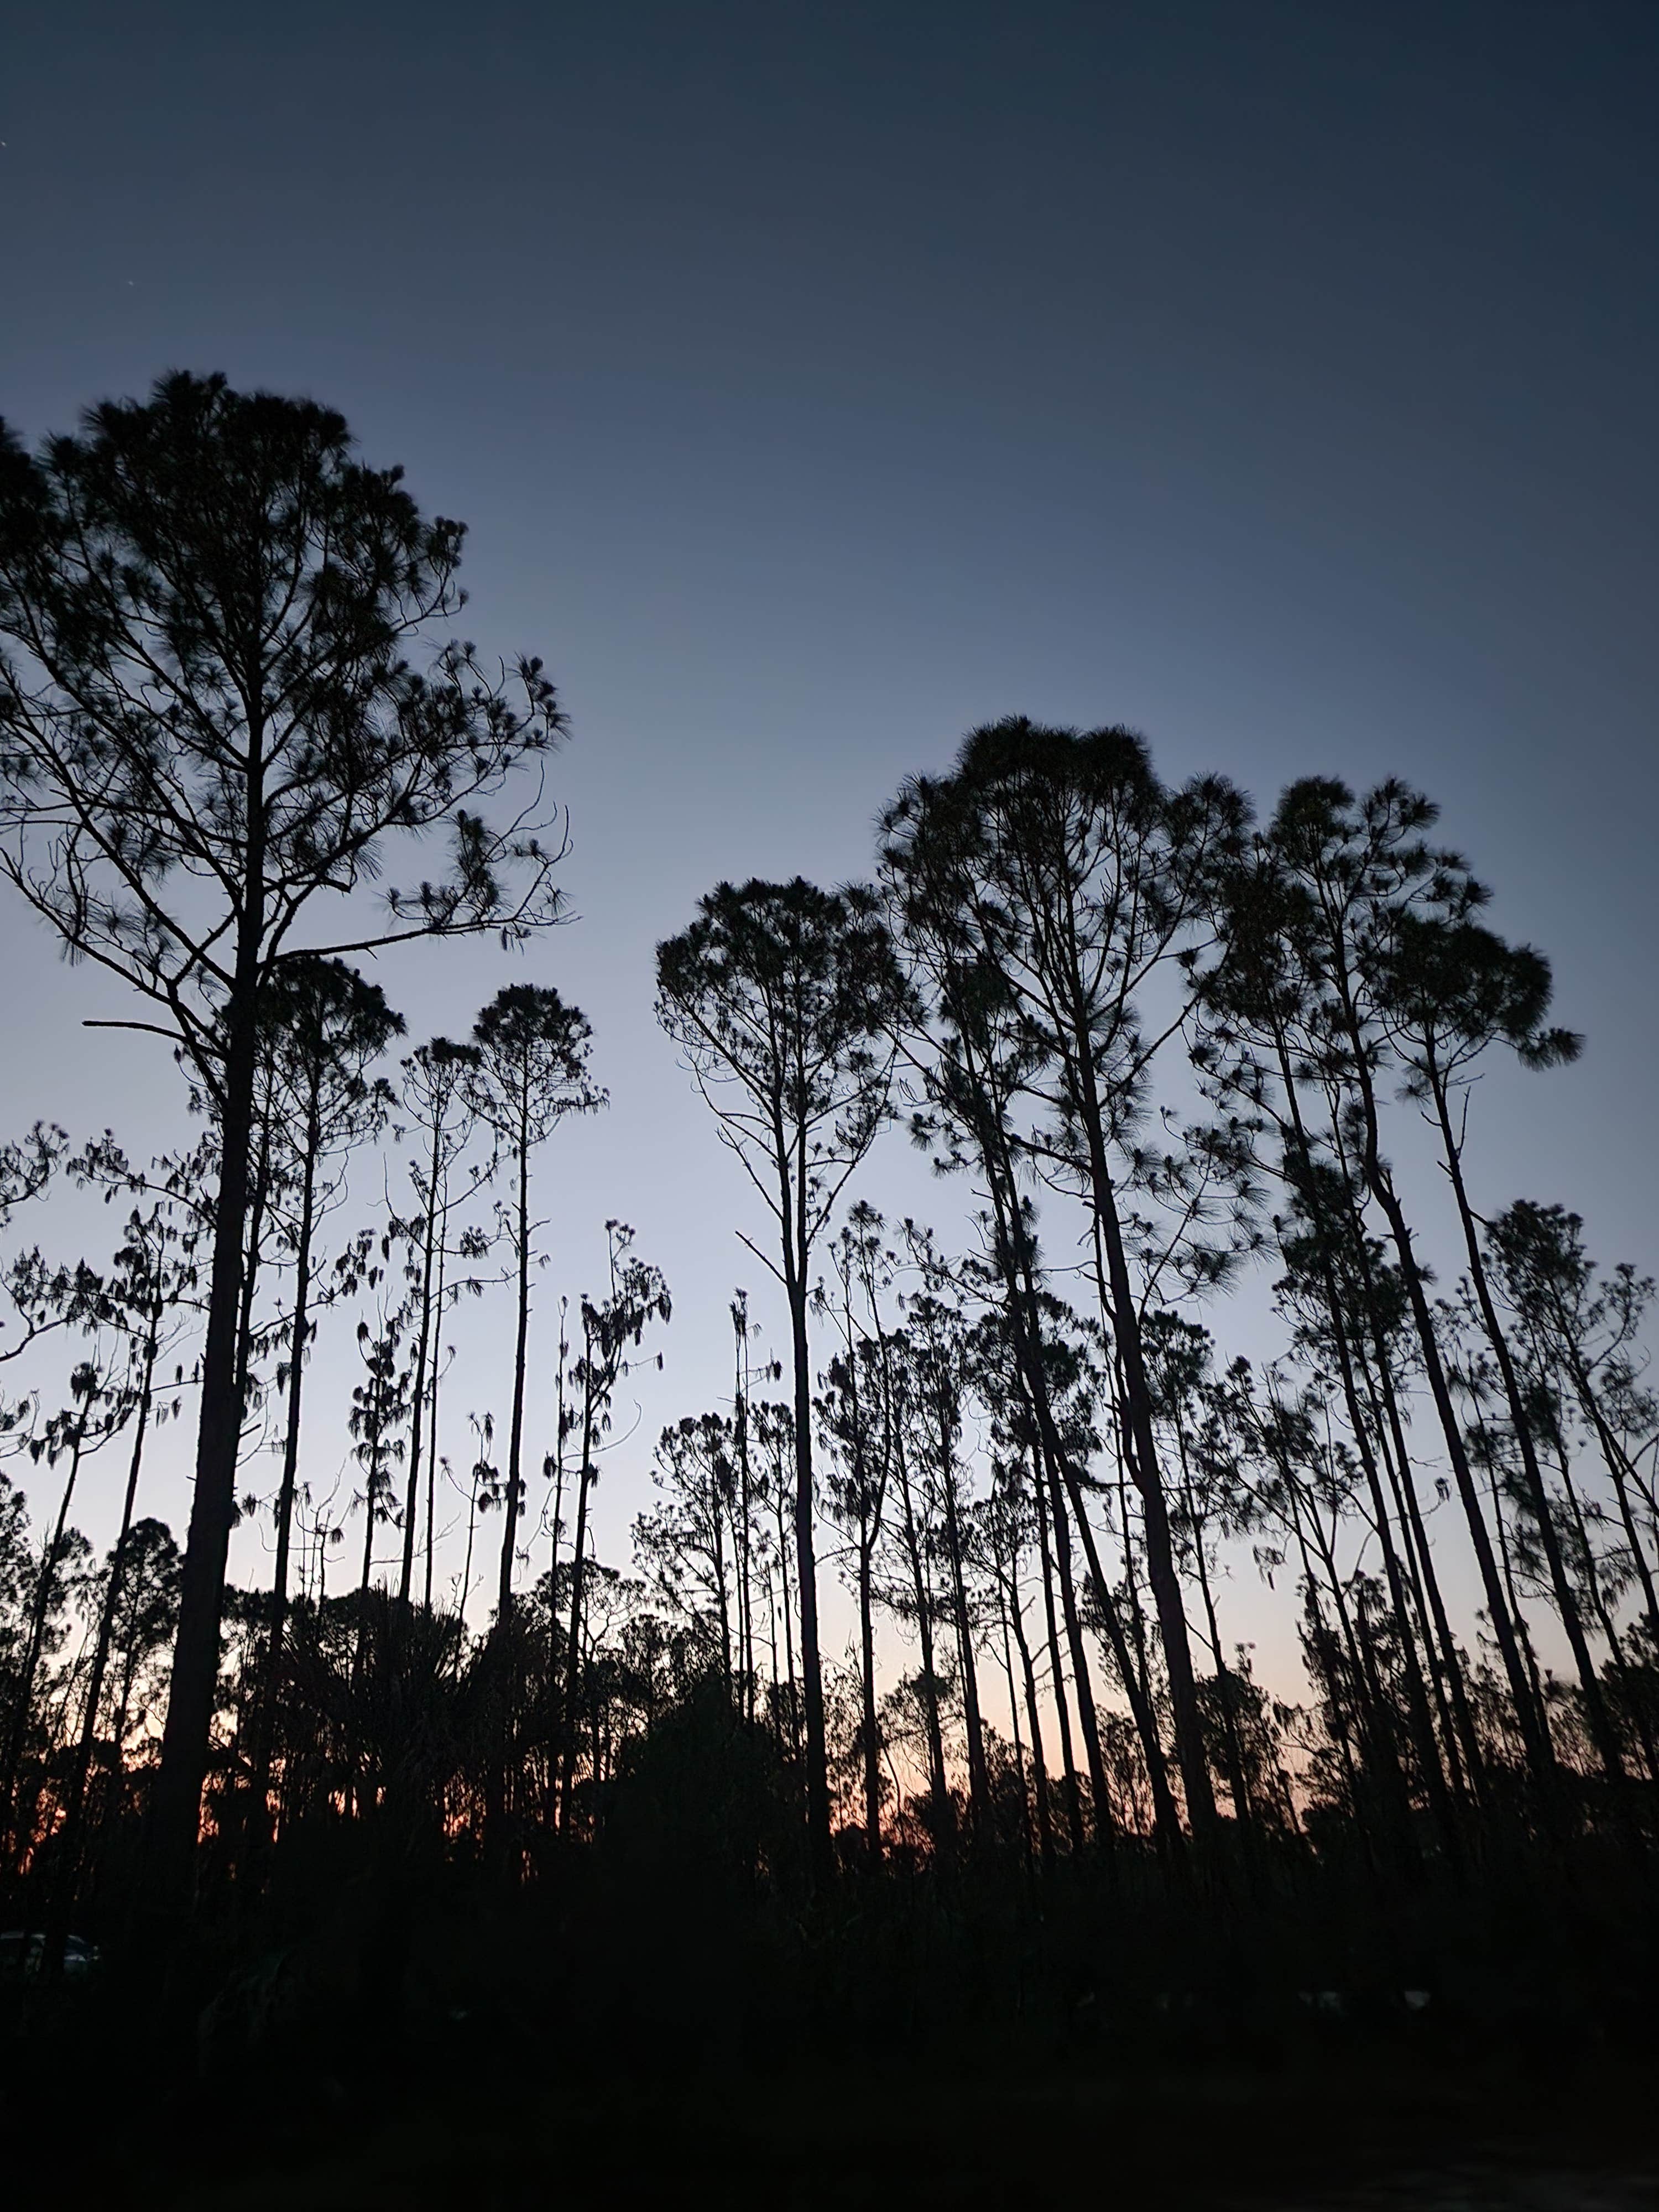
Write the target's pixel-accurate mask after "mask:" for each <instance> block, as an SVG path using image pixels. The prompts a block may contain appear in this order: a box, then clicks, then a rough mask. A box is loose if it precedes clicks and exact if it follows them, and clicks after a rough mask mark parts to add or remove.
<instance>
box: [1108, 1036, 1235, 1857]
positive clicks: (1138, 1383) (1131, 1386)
mask: <svg viewBox="0 0 1659 2212" xmlns="http://www.w3.org/2000/svg"><path fill="white" fill-rule="evenodd" d="M1075 1046H1076V1054H1075V1057H1076V1060H1077V1065H1076V1069H1075V1073H1074V1082H1075V1087H1076V1093H1077V1098H1078V1104H1079V1113H1080V1117H1081V1120H1082V1123H1083V1127H1084V1133H1085V1139H1086V1141H1087V1146H1088V1155H1089V1170H1090V1176H1091V1182H1092V1185H1093V1199H1094V1212H1095V1218H1096V1221H1097V1225H1098V1230H1099V1235H1100V1238H1101V1243H1102V1245H1103V1250H1104V1255H1105V1260H1106V1275H1107V1285H1108V1291H1109V1309H1108V1314H1107V1318H1108V1320H1109V1323H1110V1325H1111V1329H1112V1335H1113V1340H1114V1341H1115V1345H1116V1348H1117V1352H1118V1358H1119V1363H1120V1368H1121V1376H1122V1383H1123V1393H1124V1404H1125V1413H1126V1416H1127V1418H1126V1420H1125V1424H1124V1426H1125V1439H1124V1440H1125V1443H1126V1445H1127V1446H1129V1447H1130V1448H1131V1449H1130V1454H1129V1457H1130V1466H1129V1474H1130V1478H1131V1480H1133V1483H1134V1486H1135V1488H1136V1490H1137V1491H1138V1492H1139V1494H1140V1510H1141V1530H1142V1537H1143V1541H1144V1542H1145V1544H1146V1577H1147V1580H1148V1581H1149V1582H1150V1583H1151V1584H1152V1604H1153V1607H1154V1608H1155V1610H1156V1612H1157V1614H1158V1640H1159V1642H1160V1644H1162V1646H1163V1649H1164V1673H1165V1674H1166V1676H1167V1678H1168V1680H1169V1685H1170V1709H1171V1711H1172V1712H1173V1715H1174V1718H1175V1733H1176V1760H1177V1762H1178V1763H1179V1765H1180V1768H1181V1779H1182V1788H1183V1790H1185V1792H1186V1797H1187V1817H1188V1820H1189V1821H1190V1822H1191V1823H1192V1826H1193V1832H1194V1835H1202V1834H1204V1833H1205V1832H1207V1831H1208V1830H1209V1829H1210V1828H1212V1826H1214V1823H1215V1793H1214V1791H1213V1790H1212V1788H1211V1784H1210V1769H1209V1763H1208V1760H1207V1759H1206V1756H1205V1751H1204V1726H1203V1717H1202V1715H1201V1713H1200V1709H1199V1703H1198V1686H1197V1682H1196V1680H1195V1677H1194V1673H1193V1658H1192V1645H1191V1643H1190V1641H1189V1639H1188V1629H1187V1613H1186V1608H1185V1607H1184V1605H1183V1604H1182V1595H1181V1578H1180V1576H1179V1573H1178V1572H1177V1570H1176V1557H1175V1545H1174V1541H1173V1539H1172V1537H1171V1534H1170V1515H1169V1508H1168V1505H1167V1503H1166V1501H1165V1498H1164V1486H1163V1482H1162V1479H1161V1476H1160V1474H1159V1471H1158V1444H1157V1439H1156V1437H1155V1435H1154V1432H1153V1422H1152V1391H1151V1389H1150V1387H1149V1386H1148V1383H1147V1380H1146V1354H1145V1352H1144V1349H1143V1346H1142V1344H1141V1338H1140V1310H1139V1304H1137V1302H1136V1299H1135V1295H1134V1289H1133V1284H1132V1283H1131V1282H1130V1279H1129V1267H1128V1261H1127V1255H1126V1254H1125V1251H1124V1246H1123V1231H1122V1225H1121V1223H1120V1221H1119V1219H1118V1212H1117V1199H1116V1194H1115V1190H1114V1188H1113V1184H1112V1177H1111V1171H1110V1168H1109V1163H1108V1159H1107V1153H1106V1134H1105V1127H1104V1122H1103V1116H1102V1113H1101V1105H1100V1099H1099V1095H1098V1091H1097V1086H1096V1082H1095V1077H1094V1062H1093V1056H1092V1054H1091V1049H1090V1042H1089V1037H1088V1035H1087V1032H1086V1030H1084V1029H1083V1028H1081V1027H1079V1031H1078V1034H1077V1037H1076V1040H1075Z"/></svg>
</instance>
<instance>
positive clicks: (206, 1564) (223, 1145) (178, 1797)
mask: <svg viewBox="0 0 1659 2212" xmlns="http://www.w3.org/2000/svg"><path fill="white" fill-rule="evenodd" d="M256 741H257V740H256ZM249 817H250V832H249V854H248V859H249V866H248V872H247V882H248V884H249V885H250V886H257V885H258V884H259V883H260V882H261V880H262V873H263V869H264V848H263V842H262V839H261V837H260V835H259V800H258V794H257V793H255V794H253V803H252V804H251V805H250V809H249ZM263 934H264V917H263V913H262V911H261V908H260V904H259V900H258V896H257V895H256V896H252V897H250V898H249V899H248V900H247V901H246V902H245V904H244V907H243V913H242V927H241V930H240V936H239V940H238V945H237V959H236V972H235V980H234V987H233V989H232V992H231V994H230V1002H229V1005H228V1007H227V1009H226V1016H225V1034H226V1057H225V1062H224V1073H223V1084H222V1091H221V1095H220V1097H219V1101H218V1104H219V1188H218V1192H217V1194H216V1198H215V1201H214V1210H213V1218H214V1238H213V1267H212V1273H211V1274H210V1279H209V1289H208V1314H207V1336H206V1340H205V1342H204V1346H203V1351H202V1400H201V1413H200V1420H199V1425H198V1427H197V1438H196V1487H195V1492H194V1496H193V1498H192V1500H191V1514H190V1528H189V1533H188V1534H187V1536H186V1538H185V1559H184V1568H183V1572H182V1576H181V1578H180V1583H179V1626H178V1629H177V1631H176V1632H175V1635H174V1638H173V1669H172V1676H171V1688H170V1692H169V1694H168V1698H167V1722H166V1725H165V1727H164V1729H163V1731H162V1736H161V1765H160V1768H159V1770H158V1771H157V1774H156V1778H155V1790H154V1792H153V1793H152V1796H151V1799H150V1807H149V1837H148V1851H147V1863H146V1869H145V1890H146V1893H147V1896H148V1899H149V1904H150V1905H151V1906H152V1908H153V1909H155V1911H159V1912H160V1913H161V1914H163V1915H172V1914H175V1913H178V1912H180V1911H184V1910H185V1909H186V1908H187V1907H188V1905H189V1904H190V1902H191V1891H192V1888H193V1885H194V1874H195V1863H196V1844H197V1832H198V1828H199V1823H200V1818H201V1803H202V1786H203V1784H204V1781H205V1780H206V1778H207V1768H208V1756H209V1747H210V1738H211V1734H212V1728H213V1713H214V1707H215V1705H216V1699H217V1693H218V1683H219V1625H220V1618H221V1614H222V1610H223V1605H224V1589H225V1562H226V1559H227V1557H228V1553H229V1548H230V1529H231V1522H232V1520H233V1518H234V1513H235V1508H236V1468H237V1462H238V1459H239V1456H240V1449H241V1441H242V1402H241V1397H240V1391H239V1389H238V1387H237V1383H238V1377H237V1352H238V1348H239V1347H238V1322H239V1320H240V1311H241V1292H242V1266H243V1249H242V1238H243V1233H244V1231H245V1229H246V1221H247V1210H248V1174H249V1165H250V1154H251V1152H252V1138H253V1090H254V1066H255V1030H256V1020H257V998H258V957H259V948H260V943H261V939H262V937H263Z"/></svg>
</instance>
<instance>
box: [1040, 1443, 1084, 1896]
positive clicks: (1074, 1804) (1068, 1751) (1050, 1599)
mask: <svg viewBox="0 0 1659 2212" xmlns="http://www.w3.org/2000/svg"><path fill="white" fill-rule="evenodd" d="M1035 1497H1036V1527H1037V1550H1038V1553H1039V1554H1040V1556H1041V1558H1042V1610H1043V1618H1044V1620H1045V1622H1046V1624H1047V1626H1048V1672H1049V1674H1050V1675H1051V1676H1052V1677H1053V1680H1054V1711H1055V1714H1056V1716H1057V1717H1058V1718H1059V1722H1060V1759H1061V1762H1062V1764H1063V1765H1064V1768H1065V1797H1066V1828H1067V1831H1068V1832H1069V1835H1070V1838H1071V1844H1072V1856H1073V1858H1076V1857H1079V1856H1080V1855H1081V1853H1082V1850H1083V1813H1082V1808H1081V1806H1080V1804H1079V1791H1078V1784H1077V1757H1076V1753H1074V1752H1073V1747H1072V1722H1071V1716H1070V1714H1069V1712H1068V1711H1067V1710H1066V1669H1065V1667H1064V1666H1063V1664H1062V1663H1061V1661H1060V1624H1059V1620H1058V1617H1057V1615H1056V1613H1055V1611H1054V1567H1053V1564H1052V1560H1051V1557H1050V1553H1049V1549H1048V1492H1047V1486H1046V1483H1045V1481H1044V1479H1043V1474H1042V1466H1041V1464H1039V1466H1038V1468H1037V1475H1036V1491H1035Z"/></svg>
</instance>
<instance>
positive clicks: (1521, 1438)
mask: <svg viewBox="0 0 1659 2212" xmlns="http://www.w3.org/2000/svg"><path fill="white" fill-rule="evenodd" d="M1430 1087H1431V1092H1432V1095H1433V1098H1434V1106H1435V1116H1436V1120H1437V1123H1438V1125H1439V1130H1440V1139H1441V1148H1442V1152H1443V1164H1444V1167H1445V1170H1446V1174H1447V1176H1448V1177H1449V1180H1450V1182H1451V1187H1452V1195H1453V1197H1454V1198H1455V1200H1456V1203H1457V1218H1458V1222H1459V1224H1460V1225H1461V1227H1462V1231H1463V1245H1464V1250H1465V1252H1466V1253H1467V1255H1468V1264H1469V1280H1470V1282H1471V1283H1472V1284H1473V1285H1474V1295H1475V1300H1476V1303H1477V1304H1478V1305H1479V1307H1480V1319H1481V1321H1482V1322H1483V1324H1484V1325H1485V1328H1486V1336H1487V1339H1488V1341H1489V1342H1490V1343H1491V1345H1492V1352H1493V1355H1494V1356H1495V1358H1496V1359H1497V1361H1498V1374H1499V1376H1501V1377H1502V1379H1503V1384H1504V1402H1505V1404H1506V1405H1507V1406H1508V1408H1509V1415H1510V1428H1511V1430H1512V1431H1513V1432H1514V1436H1515V1441H1516V1446H1517V1448H1518V1449H1519V1451H1520V1455H1521V1472H1522V1476H1523V1478H1524V1480H1525V1482H1526V1486H1527V1499H1528V1504H1529V1505H1530V1507H1531V1509H1532V1516H1533V1519H1534V1522H1536V1524H1537V1528H1538V1535H1539V1541H1541V1544H1542V1545H1543V1547H1544V1559H1545V1563H1546V1565H1547V1567H1548V1569H1549V1577H1550V1588H1551V1589H1552V1591H1553V1593H1554V1596H1555V1609H1556V1611H1557V1613H1559V1615H1560V1616H1561V1626H1562V1627H1563V1628H1564V1629H1565V1632H1566V1638H1567V1644H1568V1648H1569V1649H1570V1650H1571V1653H1572V1659H1573V1665H1574V1666H1575V1667H1576V1668H1577V1673H1578V1686H1579V1690H1580V1692H1581V1693H1582V1695H1583V1700H1584V1711H1585V1715H1586V1717H1587V1718H1588V1720H1589V1732H1590V1739H1591V1741H1592V1742H1593V1743H1594V1744H1595V1750H1596V1756H1597V1757H1598V1758H1599V1759H1600V1760H1601V1768H1602V1771H1603V1772H1604V1773H1605V1774H1606V1776H1607V1780H1608V1781H1609V1782H1610V1783H1611V1784H1613V1787H1614V1789H1615V1790H1617V1789H1618V1788H1619V1786H1620V1784H1622V1783H1623V1782H1624V1780H1625V1778H1626V1777H1625V1762H1624V1759H1623V1755H1622V1754H1621V1753H1620V1748H1619V1735H1618V1731H1617V1730H1616V1729H1614V1727H1613V1719H1612V1716H1611V1715H1610V1714H1609V1712H1608V1711H1607V1700H1606V1699H1605V1698H1604V1697H1603V1696H1602V1694H1601V1676H1600V1675H1599V1674H1597V1673H1596V1671H1595V1660H1594V1658H1593V1657H1592V1656H1591V1655H1590V1648H1589V1638H1588V1637H1587V1636H1586V1635H1585V1633H1584V1620H1583V1613H1581V1611H1580V1610H1579V1605H1578V1596H1577V1592H1576V1591H1575V1590H1574V1589H1573V1586H1572V1577H1571V1575H1570V1574H1569V1573H1568V1572H1567V1563H1566V1560H1565V1558H1564V1556H1563V1554H1562V1550H1561V1536H1560V1532H1559V1529H1558V1528H1556V1525H1555V1514H1554V1511H1553V1508H1552V1506H1551V1504H1550V1498H1549V1492H1548V1491H1547V1488H1546V1487H1545V1483H1544V1474H1543V1470H1542V1468H1541V1467H1540V1465H1539V1463H1538V1449H1537V1444H1536V1442H1535V1439H1534V1436H1533V1431H1532V1421H1531V1419H1530V1417H1529V1415H1528V1411H1527V1405H1526V1401H1525V1399H1524V1398H1523V1396H1522V1391H1521V1384H1520V1380H1519V1377H1518V1376H1516V1371H1515V1360H1514V1358H1513V1356H1512V1354H1511V1352H1510V1342H1509V1336H1508V1333H1507V1332H1506V1331H1505V1329H1504V1327H1503V1324H1502V1323H1501V1322H1500V1321H1499V1320H1498V1309H1497V1306H1496V1304H1494V1302H1493V1299H1492V1285H1491V1283H1490V1281H1489V1279H1488V1277H1487V1273H1486V1255H1485V1254H1484V1253H1483V1252H1482V1251H1481V1249H1480V1236H1479V1234H1478V1232H1477V1231H1476V1227H1475V1220H1474V1208H1473V1207H1472V1206H1470V1204H1469V1197H1468V1189H1467V1188H1466V1187H1465V1185H1464V1182H1463V1158H1462V1146H1461V1145H1460V1144H1459V1142H1458V1140H1457V1139H1456V1137H1455V1133H1454V1131H1453V1128H1452V1124H1451V1112H1450V1103H1449V1099H1448V1097H1447V1096H1446V1089H1445V1085H1444V1083H1443V1080H1442V1079H1441V1075H1440V1072H1439V1069H1438V1067H1437V1066H1436V1065H1434V1064H1433V1063H1431V1067H1430Z"/></svg>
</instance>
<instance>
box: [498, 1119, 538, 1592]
mask: <svg viewBox="0 0 1659 2212" xmlns="http://www.w3.org/2000/svg"><path fill="white" fill-rule="evenodd" d="M518 1229H519V1236H518V1245H519V1312H518V1327H517V1331H516V1333H515V1334H514V1337H513V1423H512V1426H511V1428H510V1429H509V1431H508V1432H507V1511H506V1516H505V1518H506V1522H507V1525H506V1527H505V1528H503V1529H502V1531H501V1585H500V1588H499V1589H498V1590H497V1592H496V1596H495V1620H496V1625H497V1626H499V1627H501V1628H502V1629H505V1628H506V1626H507V1622H508V1621H509V1620H511V1618H512V1614H513V1552H514V1548H515V1547H516V1545H517V1541H518V1534H519V1501H520V1496H521V1494H522V1480H523V1469H522V1457H523V1450H524V1383H525V1355H526V1350H527V1347H528V1345H529V1340H530V1131H529V1124H528V1120H527V1118H521V1119H520V1128H519V1194H518Z"/></svg>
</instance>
